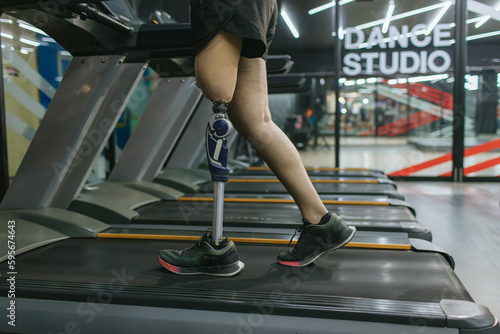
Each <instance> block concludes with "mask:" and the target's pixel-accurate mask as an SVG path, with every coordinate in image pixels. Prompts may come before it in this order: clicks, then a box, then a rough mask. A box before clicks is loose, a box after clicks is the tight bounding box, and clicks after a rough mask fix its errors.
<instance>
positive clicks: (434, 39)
mask: <svg viewBox="0 0 500 334" xmlns="http://www.w3.org/2000/svg"><path fill="white" fill-rule="evenodd" d="M450 29H451V27H450V24H437V25H436V26H435V27H434V29H432V31H427V30H428V27H427V25H426V24H417V25H415V26H414V27H412V28H411V29H410V27H409V26H408V25H403V26H401V30H399V28H398V27H395V26H390V27H389V29H388V31H387V33H386V34H387V35H388V36H387V35H386V36H384V33H383V32H382V28H381V27H380V26H375V27H373V29H372V31H371V32H370V34H369V36H368V39H366V34H365V33H364V31H363V30H360V29H356V28H347V29H345V31H344V47H345V49H346V50H362V49H368V50H369V49H371V48H373V47H378V48H380V52H371V51H367V52H348V53H347V54H346V55H345V56H344V67H343V72H344V74H346V75H350V76H355V75H358V74H374V70H375V69H376V68H378V70H379V72H381V73H382V74H385V75H392V74H395V73H401V74H414V73H428V72H433V73H443V72H445V71H447V70H448V69H449V68H450V67H451V55H450V54H449V53H448V52H447V51H445V50H440V49H437V48H439V47H447V46H448V47H449V46H450V45H452V44H453V42H454V41H453V40H452V39H451V31H450ZM365 40H366V41H365ZM431 44H432V46H433V47H434V48H432V47H431ZM407 48H411V49H412V50H404V49H407ZM423 48H425V50H420V51H419V50H417V51H414V50H415V49H423ZM394 49H398V51H392V50H394ZM384 50H387V51H384ZM363 68H364V70H363Z"/></svg>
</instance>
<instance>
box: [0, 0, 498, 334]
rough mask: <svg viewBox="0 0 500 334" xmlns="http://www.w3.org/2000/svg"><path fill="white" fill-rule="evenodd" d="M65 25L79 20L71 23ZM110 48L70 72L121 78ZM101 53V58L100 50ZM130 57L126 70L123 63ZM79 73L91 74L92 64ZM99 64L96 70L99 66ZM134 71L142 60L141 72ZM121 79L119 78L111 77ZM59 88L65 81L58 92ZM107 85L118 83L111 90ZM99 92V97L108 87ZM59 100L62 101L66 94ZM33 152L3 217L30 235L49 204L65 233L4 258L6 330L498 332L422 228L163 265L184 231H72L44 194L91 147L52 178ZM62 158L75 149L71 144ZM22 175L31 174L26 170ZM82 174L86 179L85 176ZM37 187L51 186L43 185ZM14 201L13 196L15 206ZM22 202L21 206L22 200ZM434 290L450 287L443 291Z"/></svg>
mask: <svg viewBox="0 0 500 334" xmlns="http://www.w3.org/2000/svg"><path fill="white" fill-rule="evenodd" d="M111 2H114V1H110V3H111ZM20 3H21V4H22V5H27V4H28V1H27V0H16V1H11V2H10V3H9V2H5V3H4V2H0V8H1V9H2V10H6V9H15V10H16V15H19V16H20V17H23V18H26V17H33V16H30V15H27V12H26V11H29V12H31V13H33V12H36V11H41V10H43V9H42V8H40V7H39V6H40V5H39V3H38V2H36V3H35V2H32V3H31V4H30V7H29V8H30V9H24V8H27V7H20V6H19V7H18V6H17V5H19V4H20ZM99 4H102V3H99ZM102 8H105V7H103V6H99V7H96V8H94V9H96V10H97V11H98V14H97V15H104V16H106V13H105V12H104V10H103V9H102ZM65 9H66V10H72V11H74V10H81V7H76V8H71V9H70V8H69V7H65ZM46 14H47V16H48V18H49V22H48V23H47V24H48V27H47V30H51V27H54V25H57V24H60V22H61V20H63V21H65V22H66V23H71V20H75V21H78V20H79V19H77V18H75V19H68V18H65V19H61V17H60V16H54V14H53V12H51V13H46ZM94 14H95V13H94ZM94 17H97V16H94ZM90 21H91V22H88V21H87V22H85V24H86V25H88V26H87V27H89V26H92V25H94V24H95V21H93V20H90ZM80 23H81V22H78V23H77V25H78V24H80ZM128 24H130V23H128ZM68 27H71V24H70V25H67V26H66V29H69V28H68ZM173 27H174V25H172V26H168V25H165V26H163V25H158V27H155V29H156V30H155V31H156V32H160V31H161V29H162V28H163V29H165V33H168V31H170V30H171V28H173ZM95 28H96V29H89V30H88V31H89V32H90V31H93V32H95V31H99V29H98V28H99V24H97V26H96V27H95ZM106 28H107V27H106ZM107 29H108V28H107ZM107 29H103V30H101V31H99V32H100V34H98V35H95V36H94V37H95V38H102V40H104V38H105V37H110V36H114V35H113V34H111V33H110V31H108V30H107ZM59 30H60V29H59ZM132 34H133V32H132ZM55 36H57V34H56V35H55ZM132 36H134V35H132ZM102 47H104V46H102ZM104 59H105V60H106V63H108V64H104V65H98V62H94V59H93V58H92V57H91V56H88V58H86V61H85V62H84V63H85V64H83V63H82V62H81V61H82V60H84V59H83V58H81V57H76V59H75V63H74V64H73V66H72V68H71V69H70V73H75V72H73V71H76V72H78V71H77V70H76V69H75V66H76V64H77V63H80V64H83V67H81V68H83V69H87V66H94V67H96V68H100V67H99V66H103V69H106V70H105V71H104V72H105V73H104V74H102V75H103V77H104V78H105V79H106V80H105V84H106V85H108V84H109V83H114V82H115V80H111V79H116V76H117V75H119V74H121V75H125V74H128V75H130V76H132V73H130V72H129V71H128V70H129V69H133V68H135V67H131V66H126V63H123V62H119V61H118V60H119V59H122V58H121V57H118V58H114V57H109V58H107V57H106V58H104ZM115 59H116V60H117V61H116V62H115V61H114V60H115ZM100 60H101V62H100V63H101V64H103V62H102V58H101V59H100ZM86 64H89V65H86ZM122 66H124V67H123V68H122ZM114 67H118V70H116V71H113V68H114ZM139 68H142V67H141V66H139ZM122 69H123V70H125V69H126V70H127V71H124V72H125V73H123V72H121V70H122ZM80 71H83V70H80ZM87 72H88V71H87ZM116 72H118V73H116ZM78 73H79V74H81V75H84V74H85V71H83V73H80V72H78ZM92 74H93V75H98V74H99V72H98V73H92ZM112 74H113V75H112ZM138 74H140V71H139V70H137V71H136V72H135V73H134V75H133V76H136V75H138ZM123 78H126V76H125V77H123ZM68 79H71V78H65V79H63V82H62V83H61V88H62V87H63V86H64V85H67V84H68V83H71V81H68ZM131 80H132V79H131ZM132 81H133V80H132ZM119 83H120V84H121V83H122V82H119ZM118 86H121V85H118ZM118 86H114V85H112V87H113V88H114V89H117V87H118ZM98 88H99V89H96V91H95V92H96V94H97V93H98V92H100V91H101V90H102V89H103V87H100V86H99V87H98ZM63 91H64V90H63ZM63 91H61V92H59V90H58V93H56V95H60V94H61V93H62V92H63ZM108 94H110V95H113V94H114V91H110V92H108ZM120 94H121V92H120ZM55 99H56V97H55ZM97 100H99V102H101V99H97ZM55 101H56V102H59V103H60V101H59V97H58V96H57V99H56V100H55ZM78 102H81V101H78ZM123 102H124V103H125V102H126V101H123ZM94 103H95V102H94ZM105 107H106V106H105V105H102V106H99V105H96V106H93V110H95V108H97V109H98V110H99V111H100V110H101V109H108V108H105ZM75 109H78V108H75ZM53 110H54V108H52V109H50V108H49V111H48V112H47V115H46V116H45V118H44V120H43V121H42V124H41V125H40V128H39V130H38V131H39V132H37V135H36V136H35V138H34V140H33V143H32V145H35V147H36V146H38V145H41V139H44V137H43V134H44V133H45V132H46V131H48V128H47V127H48V125H47V121H48V120H53V118H52V117H51V116H52V114H53V112H52V111H53ZM77 111H78V110H77ZM96 113H97V114H99V112H95V113H91V115H89V117H90V119H89V121H88V122H86V124H88V125H92V119H93V117H95V114H96ZM76 115H79V113H76ZM47 117H48V118H47ZM89 123H90V124H89ZM72 125H73V124H72V123H68V126H69V127H70V129H68V131H70V133H73V134H75V135H77V134H78V132H75V131H74V130H75V129H74V128H72ZM49 128H50V127H49ZM40 131H41V132H40ZM40 133H41V134H40ZM65 135H66V133H65ZM57 139H58V140H54V141H53V143H54V147H53V149H54V150H55V148H56V146H58V144H59V146H60V147H63V148H64V145H65V143H59V142H60V141H63V139H64V138H63V136H61V134H59V136H58V137H57ZM50 143H51V142H48V143H46V144H50ZM79 144H80V145H83V144H82V143H79ZM75 145H77V144H76V143H75ZM99 148H101V147H99ZM99 148H96V149H94V150H92V153H91V155H97V154H99V152H100V150H99ZM56 151H57V150H56ZM33 152H34V151H33V150H29V151H28V153H27V157H26V158H25V159H27V160H25V161H23V164H22V165H23V166H22V167H21V168H20V172H21V174H19V173H18V175H17V176H16V179H17V180H14V182H13V183H12V186H11V188H10V189H9V192H8V194H7V195H6V197H5V198H4V200H3V202H2V210H1V211H0V215H1V216H2V219H14V214H17V217H19V216H22V217H23V218H15V219H16V228H17V229H18V230H17V232H18V234H17V235H18V237H19V239H17V242H19V244H22V243H24V242H25V239H24V236H26V235H27V233H28V231H27V230H26V231H23V232H24V233H21V229H22V228H24V227H32V226H29V224H28V220H35V217H37V216H38V217H41V216H43V215H44V214H45V218H44V219H41V218H40V219H39V220H38V221H37V222H35V223H32V224H33V225H36V226H38V227H39V228H40V231H45V232H47V233H48V232H49V231H52V232H54V234H55V233H59V234H61V235H62V237H60V239H59V240H56V239H57V238H56V237H55V236H54V240H53V241H54V242H51V243H48V244H45V245H44V246H42V247H37V246H39V245H35V244H33V245H32V246H31V247H32V249H31V250H28V249H27V248H29V246H26V249H25V252H24V253H22V254H21V253H16V267H17V268H19V271H18V272H15V273H13V272H12V270H13V269H11V268H9V267H7V262H5V261H4V262H3V263H2V266H3V268H2V269H4V270H5V272H6V273H8V275H11V276H12V275H15V282H16V285H15V289H16V293H15V294H16V296H15V305H16V309H15V312H16V313H15V314H16V319H17V320H16V326H15V327H12V326H10V325H8V323H7V321H4V322H1V323H0V330H1V331H3V332H17V333H26V332H29V333H46V332H49V331H56V332H61V331H62V332H78V331H79V330H81V331H82V332H84V331H87V332H91V333H114V332H123V333H137V332H139V331H141V332H146V333H164V332H165V331H166V330H167V331H168V330H170V331H175V332H202V331H203V332H204V333H221V332H222V333H223V332H226V331H230V332H233V331H236V332H238V331H240V332H241V331H259V332H260V333H289V332H290V331H294V332H296V331H307V332H308V333H326V332H331V330H332V328H335V329H336V330H337V329H338V330H339V331H344V332H350V333H372V332H373V331H375V332H383V333H401V332H419V331H421V330H422V327H421V325H422V324H424V325H425V326H426V327H425V330H426V332H427V333H464V334H465V333H498V330H499V328H498V321H497V319H496V318H495V317H494V316H493V315H492V314H491V313H490V312H489V310H488V309H487V308H485V307H482V306H480V305H477V304H475V303H474V302H473V300H472V299H471V298H470V295H469V294H468V293H467V291H466V290H465V288H464V287H463V285H462V284H461V283H460V281H459V280H458V278H457V277H456V275H455V274H454V272H453V270H452V261H451V258H450V257H449V256H447V255H446V254H443V253H442V252H440V251H436V250H437V249H436V248H434V250H431V249H429V247H428V246H429V244H428V243H426V242H425V241H420V242H419V241H418V240H417V241H416V244H412V246H411V249H410V250H408V249H405V250H385V249H379V250H366V249H358V248H353V249H342V250H339V251H336V252H335V253H334V255H332V256H329V257H324V258H322V259H320V260H319V261H318V263H317V264H316V265H313V266H310V267H307V268H303V270H295V269H294V268H286V267H281V266H280V267H278V266H277V265H276V263H275V260H274V256H275V254H276V253H277V252H279V251H281V250H282V249H283V246H277V245H272V244H271V245H262V244H258V245H239V246H238V247H239V253H240V256H241V258H242V260H244V261H246V264H247V270H245V271H244V272H243V273H242V274H241V275H238V276H235V277H231V278H224V279H220V278H212V277H201V276H197V277H191V278H188V277H179V276H174V275H171V274H167V273H165V272H164V271H163V269H162V268H160V267H159V265H158V264H157V263H156V261H155V260H154V259H153V257H152V256H150V255H151V254H153V253H156V251H157V250H158V249H160V248H166V247H169V248H171V247H173V248H177V247H178V248H184V247H185V246H186V244H185V243H182V242H180V241H177V242H170V241H163V240H162V241H155V240H147V239H139V240H130V239H125V240H123V239H118V240H114V239H104V238H75V237H73V238H70V239H68V233H67V229H66V228H67V225H68V224H66V225H65V224H64V222H65V220H66V219H65V218H64V217H63V213H64V214H66V215H67V216H68V217H70V216H77V215H76V214H73V213H70V212H66V211H65V210H64V209H58V210H55V208H51V207H50V206H49V205H47V204H53V203H56V204H57V203H60V201H61V198H60V196H57V195H58V194H61V191H62V190H65V188H66V187H67V186H69V185H71V186H72V187H73V186H74V184H69V185H68V183H70V182H69V181H70V180H68V179H67V178H66V176H69V175H71V176H75V175H78V172H79V171H78V169H79V168H80V167H81V168H83V166H82V165H83V164H87V161H86V160H87V159H84V158H89V157H87V156H81V157H80V158H81V161H80V165H78V166H76V165H75V166H73V169H71V170H70V169H69V168H68V169H65V170H63V171H62V172H64V173H63V174H60V175H57V176H58V177H57V178H55V179H54V178H53V179H51V180H45V179H46V178H45V174H46V172H47V171H48V170H49V169H51V168H52V167H51V166H50V163H49V164H45V162H46V161H49V162H50V159H51V158H53V157H50V156H49V157H47V159H45V160H44V159H43V158H44V157H40V160H41V161H40V162H39V164H37V165H34V166H33V165H32V166H30V163H32V162H33V160H32V155H33V154H34V153H33ZM76 152H80V149H76ZM96 152H97V153H96ZM48 153H49V152H46V154H47V155H48ZM56 153H57V152H56ZM54 154H55V153H54ZM66 158H71V157H67V155H66ZM73 158H74V157H73ZM52 161H54V160H52ZM56 161H59V160H56ZM88 165H89V166H90V165H91V164H88ZM89 166H86V168H87V169H88V168H89ZM29 167H31V168H34V169H35V170H36V173H32V174H35V175H32V179H31V180H33V179H38V181H39V182H37V183H36V184H37V185H38V184H40V183H43V182H48V183H49V185H50V186H49V187H47V188H43V189H42V188H38V187H34V186H33V184H32V188H30V189H32V190H33V193H32V194H26V196H25V197H22V196H18V197H17V199H16V200H17V203H15V201H14V199H15V198H14V197H13V195H14V194H17V195H20V194H21V192H19V191H20V188H19V185H20V184H23V183H24V182H29V181H31V180H30V179H29V176H30V173H27V171H28V170H29ZM77 167H78V168H77ZM51 172H52V173H53V170H51ZM68 173H69V174H68ZM19 176H23V178H24V177H25V178H27V180H20V179H19ZM84 176H85V173H84ZM84 179H85V178H81V180H84ZM81 180H78V181H79V182H80V183H81ZM56 181H58V182H59V183H57V182H56ZM76 181H77V180H74V182H75V183H76ZM81 186H82V184H81V185H80V187H81ZM77 188H78V187H77ZM26 189H28V188H24V193H26ZM38 189H40V190H38ZM37 190H38V191H43V193H42V194H39V193H38V191H37ZM66 191H67V190H66ZM64 192H65V191H64ZM9 193H10V194H9ZM37 197H38V204H39V205H38V207H32V208H29V209H27V208H26V207H30V206H32V205H33V206H34V201H35V199H36V198H37ZM7 205H8V206H11V207H10V208H9V209H7V208H6V206H7ZM16 207H17V210H14V208H16ZM40 207H42V209H41V208H40ZM52 209H54V210H52ZM51 211H52V212H51ZM54 211H57V212H59V213H60V214H61V216H59V218H60V219H59V220H57V219H54V218H52V217H51V216H50V214H51V213H53V212H54ZM54 222H57V224H56V223H54ZM96 230H97V229H96ZM2 233H3V235H2V239H3V240H7V238H6V233H5V232H2ZM64 236H66V238H64ZM61 239H64V240H61ZM424 244H425V247H424V248H425V251H423V252H419V251H418V249H419V248H420V247H419V245H424ZM21 268H22V270H21ZM422 268H425V270H422ZM409 282H412V284H413V285H412V286H410V287H409V286H408V285H407V283H409ZM0 289H1V290H2V292H3V293H2V297H0V304H1V306H2V307H5V309H7V307H8V306H9V305H12V299H9V297H8V292H9V291H10V289H11V285H10V283H9V282H7V280H2V281H1V283H0ZM443 291H446V295H445V296H442V292H443ZM436 296H442V298H439V297H438V299H436ZM26 319H29V321H27V320H26Z"/></svg>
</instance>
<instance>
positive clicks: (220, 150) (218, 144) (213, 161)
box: [206, 101, 233, 182]
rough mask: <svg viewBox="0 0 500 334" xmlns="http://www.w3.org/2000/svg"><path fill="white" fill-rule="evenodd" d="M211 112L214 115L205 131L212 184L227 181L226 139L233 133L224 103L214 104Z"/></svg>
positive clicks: (217, 102)
mask: <svg viewBox="0 0 500 334" xmlns="http://www.w3.org/2000/svg"><path fill="white" fill-rule="evenodd" d="M212 110H213V112H214V113H213V114H212V115H211V116H210V118H209V119H208V125H207V131H206V145H207V147H206V149H207V158H208V165H209V167H210V174H211V176H212V180H213V181H214V182H227V181H229V168H227V156H228V150H229V148H228V147H227V140H226V137H228V136H229V135H230V134H231V132H232V131H233V124H232V123H231V122H230V121H229V119H228V118H227V113H226V112H227V104H226V103H225V102H222V101H216V102H214V106H213V108H212Z"/></svg>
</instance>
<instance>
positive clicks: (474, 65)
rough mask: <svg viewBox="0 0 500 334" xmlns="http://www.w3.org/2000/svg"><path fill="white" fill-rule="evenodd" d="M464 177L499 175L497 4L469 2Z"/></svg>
mask: <svg viewBox="0 0 500 334" xmlns="http://www.w3.org/2000/svg"><path fill="white" fill-rule="evenodd" d="M467 8H468V14H469V15H468V19H467V28H468V37H467V39H466V40H467V43H468V48H467V55H468V56H467V70H468V73H467V76H466V78H467V84H466V86H465V88H466V90H467V104H466V110H465V111H466V114H465V157H464V175H465V176H466V177H471V178H477V177H485V176H486V177H492V176H493V177H498V176H500V105H499V99H500V94H499V89H500V88H499V87H500V22H499V21H500V3H499V2H498V1H497V0H481V2H478V1H470V0H469V1H468V3H467Z"/></svg>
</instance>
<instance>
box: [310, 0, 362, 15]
mask: <svg viewBox="0 0 500 334" xmlns="http://www.w3.org/2000/svg"><path fill="white" fill-rule="evenodd" d="M353 1H355V0H341V1H339V5H340V6H342V5H345V4H348V3H349V2H353ZM332 7H335V1H332V2H329V3H325V4H324V5H321V6H318V7H315V8H313V9H311V10H309V11H308V12H307V13H308V14H309V15H314V14H316V13H319V12H322V11H324V10H327V9H328V8H332Z"/></svg>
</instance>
